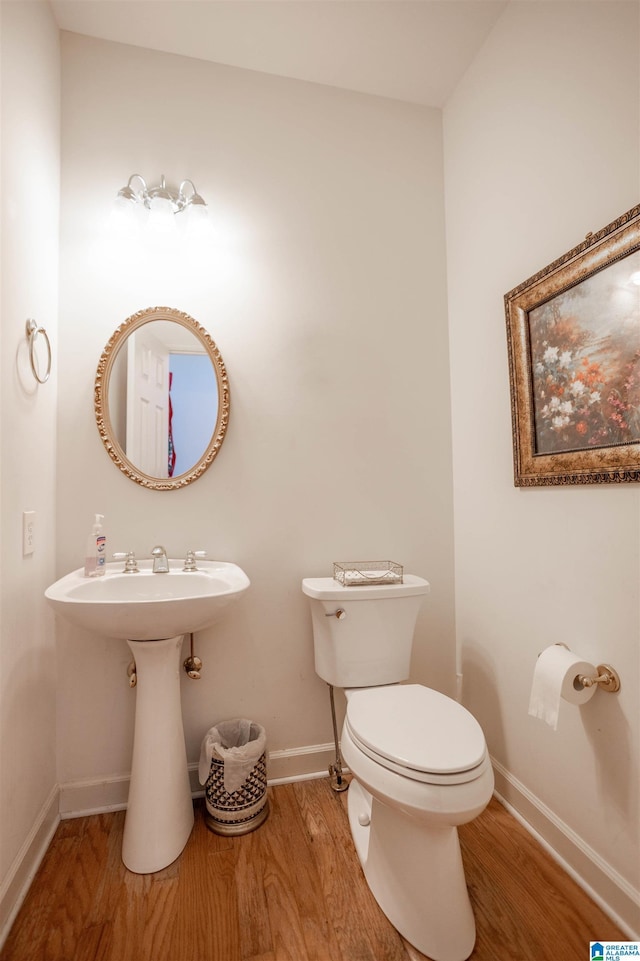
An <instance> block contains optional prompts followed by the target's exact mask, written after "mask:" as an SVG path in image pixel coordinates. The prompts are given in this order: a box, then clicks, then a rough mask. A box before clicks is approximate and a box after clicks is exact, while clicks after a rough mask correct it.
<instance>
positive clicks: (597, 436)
mask: <svg viewBox="0 0 640 961" xmlns="http://www.w3.org/2000/svg"><path fill="white" fill-rule="evenodd" d="M505 309H506V318H507V341H508V349H509V380H510V387H511V414H512V427H513V453H514V481H515V485H516V486H517V487H532V486H539V485H551V484H602V483H623V482H628V481H640V205H639V206H637V207H633V208H632V209H631V210H629V211H627V213H626V214H623V215H622V216H621V217H618V219H617V220H615V221H614V222H613V223H611V224H609V225H608V226H607V227H604V228H603V229H602V230H599V231H598V232H597V233H593V234H587V237H586V239H585V240H584V241H583V242H582V243H581V244H580V245H579V246H578V247H575V248H574V249H573V250H570V251H569V252H568V253H566V254H564V256H562V257H560V258H559V259H558V260H556V261H554V263H552V264H550V265H549V266H548V267H545V268H544V269H543V270H541V271H539V272H538V273H537V274H535V276H533V277H531V278H530V279H529V280H526V281H525V282H524V283H522V284H520V285H519V286H518V287H516V288H515V289H514V290H512V291H510V292H509V293H508V294H506V295H505Z"/></svg>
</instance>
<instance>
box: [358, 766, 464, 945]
mask: <svg viewBox="0 0 640 961" xmlns="http://www.w3.org/2000/svg"><path fill="white" fill-rule="evenodd" d="M348 811H349V823H350V826H351V833H352V836H353V840H354V843H355V846H356V851H357V853H358V858H359V860H360V863H361V865H362V868H363V871H364V875H365V878H366V881H367V884H368V885H369V888H370V889H371V892H372V894H373V896H374V897H375V899H376V901H377V902H378V904H379V905H380V907H381V908H382V910H383V911H384V913H385V914H386V916H387V917H388V919H389V920H390V921H391V923H392V924H393V926H394V927H395V928H396V930H397V931H399V932H400V934H401V935H402V936H403V937H405V938H406V939H407V941H409V942H410V943H411V944H412V945H414V947H416V948H417V949H418V950H419V951H421V952H422V953H423V954H426V955H427V957H429V958H432V959H433V961H466V959H467V958H468V957H469V955H470V954H471V952H472V951H473V946H474V944H475V939H476V930H475V921H474V917H473V911H472V908H471V903H470V901H469V895H468V893H467V886H466V882H465V877H464V868H463V864H462V856H461V854H460V844H459V841H458V832H457V829H456V828H455V827H454V826H451V825H444V824H442V823H438V824H429V823H428V822H426V821H425V820H422V819H421V820H418V819H416V818H413V817H410V816H408V815H407V814H405V813H403V812H402V811H400V810H398V809H397V808H391V807H389V806H388V805H386V804H383V803H382V802H381V801H379V800H378V799H377V798H372V797H371V795H370V794H369V792H368V791H366V790H365V789H364V788H363V787H362V786H361V785H360V784H359V783H358V781H356V780H355V778H354V779H353V780H352V781H351V784H350V786H349V801H348ZM367 822H368V823H367Z"/></svg>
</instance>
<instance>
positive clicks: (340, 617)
mask: <svg viewBox="0 0 640 961" xmlns="http://www.w3.org/2000/svg"><path fill="white" fill-rule="evenodd" d="M324 616H325V617H337V618H338V620H339V621H342V620H344V618H345V617H346V616H347V612H346V611H345V610H343V608H342V607H339V608H338V610H337V611H331V612H330V613H329V614H325V615H324Z"/></svg>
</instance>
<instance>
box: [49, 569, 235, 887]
mask: <svg viewBox="0 0 640 961" xmlns="http://www.w3.org/2000/svg"><path fill="white" fill-rule="evenodd" d="M183 563H184V562H183V561H175V560H170V561H169V568H170V570H169V572H168V573H162V574H154V573H152V571H151V562H150V561H149V562H147V561H139V562H138V566H139V571H138V573H130V574H129V573H127V574H125V573H124V572H123V570H122V565H121V564H107V565H106V571H105V574H104V575H103V576H102V577H95V578H87V577H85V576H84V572H83V570H82V569H80V570H77V571H73V572H72V573H71V574H67V575H66V576H65V577H62V578H61V579H60V580H59V581H56V582H55V584H52V585H51V587H49V588H47V590H46V591H45V597H46V599H47V600H48V601H49V603H50V604H51V605H52V607H53V608H54V610H55V611H56V613H57V614H59V615H60V616H61V617H64V618H65V619H66V620H68V621H70V622H71V623H73V624H75V625H77V626H78V627H83V628H85V629H86V630H89V631H93V632H94V633H96V634H100V635H101V636H107V637H114V638H120V639H125V640H126V641H127V643H128V645H129V647H130V649H131V651H132V653H133V656H134V659H135V662H136V674H137V688H136V713H135V727H134V739H133V757H132V761H131V781H130V785H129V800H128V803H127V814H126V818H125V827H124V837H123V841H122V860H123V861H124V863H125V865H126V867H127V868H128V869H129V870H130V871H134V872H135V873H136V874H150V873H152V872H154V871H159V870H161V868H164V867H166V866H167V865H168V864H171V862H172V861H175V859H176V858H177V857H178V855H179V854H180V852H181V851H182V849H183V848H184V846H185V844H186V843H187V840H188V838H189V834H190V833H191V828H192V826H193V803H192V800H191V788H190V784H189V773H188V769H187V754H186V749H185V743H184V728H183V725H182V708H181V704H180V667H181V664H180V661H181V648H182V639H183V635H184V634H191V633H194V632H196V631H200V630H203V629H204V628H205V627H209V626H210V625H211V624H213V623H214V621H216V620H217V619H218V617H220V616H221V615H222V614H223V612H224V610H225V608H226V607H227V606H228V605H229V604H230V603H232V602H233V601H234V600H236V599H237V598H238V597H240V595H241V594H243V593H244V591H246V590H247V588H248V587H249V584H250V581H249V578H248V577H247V575H246V574H245V573H244V571H243V570H242V569H241V568H240V567H238V566H237V565H236V564H231V563H227V562H224V561H198V570H196V571H189V572H186V571H183V570H182V567H183Z"/></svg>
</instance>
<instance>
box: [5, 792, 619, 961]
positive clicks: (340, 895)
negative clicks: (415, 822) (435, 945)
mask: <svg viewBox="0 0 640 961" xmlns="http://www.w3.org/2000/svg"><path fill="white" fill-rule="evenodd" d="M269 797H270V806H271V813H270V816H269V818H268V820H267V821H266V822H265V824H264V825H263V826H262V827H260V828H259V829H258V830H257V831H255V832H253V833H252V834H247V835H244V836H242V837H237V838H225V837H219V836H217V835H215V834H212V833H211V832H210V831H209V830H208V829H207V828H206V826H205V824H204V819H203V816H202V815H203V802H200V801H198V802H196V823H195V827H194V830H193V833H192V835H191V838H190V839H189V842H188V844H187V846H186V848H185V850H184V851H183V853H182V855H181V856H180V857H179V858H178V860H177V861H175V862H174V863H173V864H172V865H170V866H169V867H168V868H165V870H163V871H160V872H158V873H157V874H153V875H135V874H131V873H129V872H128V871H127V870H126V869H125V868H124V866H123V864H122V861H121V860H120V847H121V843H122V829H123V824H124V812H118V813H115V814H100V815H94V816H91V817H86V818H79V819H77V820H71V821H63V822H62V823H61V824H60V826H59V828H58V830H57V832H56V835H55V837H54V840H53V842H52V844H51V846H50V848H49V851H48V852H47V854H46V856H45V859H44V861H43V863H42V865H41V867H40V870H39V872H38V874H37V875H36V878H35V880H34V882H33V884H32V886H31V889H30V891H29V894H28V895H27V898H26V900H25V903H24V905H23V906H22V909H21V911H20V913H19V914H18V917H17V919H16V921H15V923H14V925H13V928H12V930H11V932H10V934H9V937H8V939H7V941H6V943H5V945H4V948H3V950H2V951H1V952H0V961H423V958H424V955H422V954H420V953H419V952H418V951H416V950H415V948H413V947H411V945H409V944H408V943H407V942H405V941H404V940H403V939H402V938H401V937H400V935H399V934H398V933H397V932H396V931H395V929H394V928H393V927H392V926H391V924H390V923H389V922H388V921H387V919H386V918H385V916H384V915H383V914H382V912H381V911H380V909H379V908H378V906H377V904H376V902H375V901H374V899H373V896H372V895H371V893H370V891H369V889H368V887H367V885H366V882H365V881H364V878H363V875H362V872H361V870H360V866H359V864H358V861H357V857H356V854H355V850H354V847H353V843H352V841H351V835H350V832H349V826H348V822H347V817H346V811H345V807H346V795H344V794H340V795H337V794H334V792H333V791H331V788H330V786H329V782H328V779H327V780H318V781H303V782H299V783H297V784H284V785H278V786H277V787H275V788H270V790H269ZM460 839H461V844H462V849H463V857H464V862H465V868H466V872H467V882H468V885H469V889H470V894H471V899H472V902H473V906H474V911H475V915H476V922H477V927H478V936H477V942H476V947H475V949H474V952H473V954H472V955H471V958H472V961H534V959H535V961H557V959H562V961H587V959H588V957H589V941H590V940H594V939H601V940H616V939H620V940H625V936H624V934H623V933H622V932H621V931H620V930H619V929H618V928H617V927H616V925H615V924H613V922H611V921H610V920H609V919H608V918H607V917H606V915H604V914H603V913H602V911H601V910H600V909H599V908H598V907H597V906H596V905H595V904H593V902H592V901H591V900H590V899H589V898H588V897H587V895H586V894H585V893H584V892H583V891H582V890H581V889H580V888H579V887H578V886H577V885H576V884H575V882H574V881H572V879H571V878H570V877H569V876H568V875H566V874H565V873H564V872H563V871H562V870H561V869H560V868H559V867H558V866H557V865H556V864H555V862H553V861H552V859H551V858H550V857H549V856H548V855H547V854H546V852H545V851H544V850H543V849H542V848H541V847H540V846H539V845H538V844H537V843H536V842H535V841H534V840H533V838H532V837H531V836H530V835H529V834H527V832H526V831H525V830H524V828H522V826H521V825H520V824H519V823H518V822H517V821H516V820H515V819H514V818H513V817H512V816H511V815H510V814H509V813H508V812H507V811H506V810H505V809H504V808H503V807H502V806H501V805H500V804H499V803H498V802H497V801H495V800H493V801H492V802H491V804H490V805H489V807H488V808H487V810H486V811H485V812H484V813H483V814H482V815H481V816H480V817H479V818H477V819H476V820H475V821H474V822H472V823H471V824H468V825H465V826H463V827H462V828H460Z"/></svg>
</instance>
